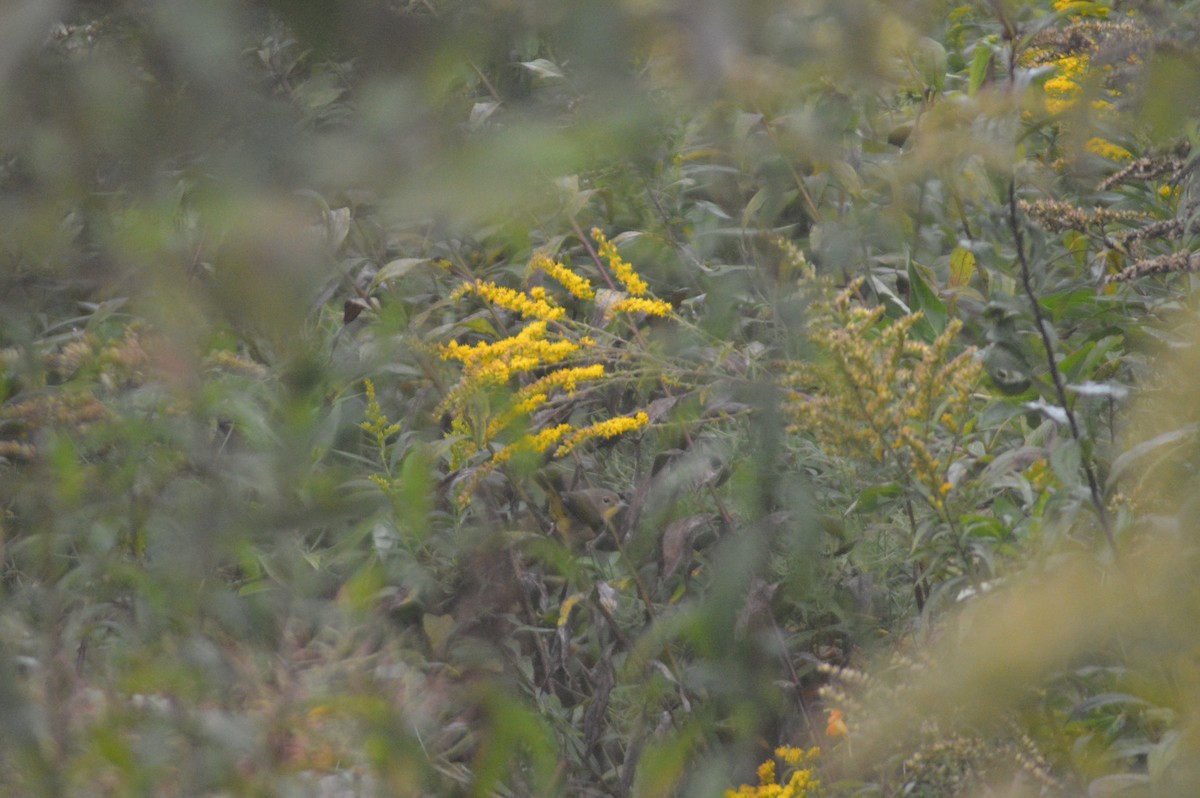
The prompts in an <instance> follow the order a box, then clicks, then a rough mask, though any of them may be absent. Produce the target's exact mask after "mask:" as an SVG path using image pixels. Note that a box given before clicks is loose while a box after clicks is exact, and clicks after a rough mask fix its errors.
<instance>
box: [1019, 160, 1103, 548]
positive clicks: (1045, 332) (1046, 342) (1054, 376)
mask: <svg viewBox="0 0 1200 798" xmlns="http://www.w3.org/2000/svg"><path fill="white" fill-rule="evenodd" d="M1008 225H1009V228H1010V229H1011V230H1012V234H1013V241H1014V243H1015V244H1016V248H1017V263H1018V264H1019V265H1020V267H1021V285H1022V286H1023V287H1024V289H1025V296H1026V297H1027V298H1028V299H1029V305H1030V307H1031V308H1033V321H1034V324H1035V325H1037V330H1038V335H1039V336H1041V339H1042V348H1043V349H1044V350H1045V351H1046V365H1047V367H1048V368H1049V369H1050V378H1051V380H1053V382H1054V393H1055V395H1056V396H1057V398H1058V405H1059V407H1061V408H1062V409H1063V412H1064V413H1065V414H1066V416H1067V425H1068V426H1069V427H1070V429H1071V437H1072V438H1074V439H1075V441H1076V442H1077V443H1079V444H1080V445H1081V447H1082V444H1083V435H1082V434H1081V433H1080V431H1079V422H1077V421H1076V420H1075V413H1074V412H1073V411H1072V410H1071V406H1070V405H1069V404H1068V403H1067V388H1066V384H1065V383H1064V382H1063V376H1062V372H1061V371H1059V369H1058V361H1056V360H1055V358H1054V343H1053V341H1051V339H1050V329H1049V326H1048V325H1047V324H1046V317H1045V315H1044V314H1043V313H1042V306H1041V304H1040V303H1039V302H1038V298H1037V294H1036V293H1035V292H1034V290H1033V277H1032V273H1031V270H1030V268H1029V259H1028V257H1026V255H1025V234H1024V232H1023V231H1022V230H1021V222H1020V220H1019V218H1018V217H1017V186H1016V181H1015V180H1013V181H1010V182H1009V184H1008ZM1082 459H1083V471H1084V473H1085V474H1086V475H1087V481H1088V490H1089V491H1090V493H1091V497H1092V505H1093V506H1094V507H1095V508H1096V515H1097V516H1098V517H1099V518H1100V528H1101V529H1102V530H1104V537H1105V539H1106V540H1108V545H1109V547H1110V548H1111V549H1112V551H1113V554H1114V556H1115V555H1116V552H1117V543H1116V540H1115V539H1114V537H1113V531H1112V523H1111V521H1110V520H1109V518H1108V510H1107V509H1106V508H1105V506H1104V499H1103V497H1102V496H1101V495H1100V482H1099V480H1098V479H1097V478H1096V469H1095V467H1094V466H1093V465H1092V461H1091V458H1090V457H1084V458H1082Z"/></svg>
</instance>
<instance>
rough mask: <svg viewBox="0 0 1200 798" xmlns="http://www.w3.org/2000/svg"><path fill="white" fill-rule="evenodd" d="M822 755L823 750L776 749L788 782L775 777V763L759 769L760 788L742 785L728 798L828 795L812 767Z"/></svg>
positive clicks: (809, 797) (767, 763)
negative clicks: (805, 765)
mask: <svg viewBox="0 0 1200 798" xmlns="http://www.w3.org/2000/svg"><path fill="white" fill-rule="evenodd" d="M820 755H821V749H819V748H810V749H808V750H807V751H805V750H804V749H803V748H794V747H792V746H785V747H782V748H776V749H775V759H778V760H779V762H781V763H782V764H783V766H784V768H786V770H785V773H786V775H787V779H786V781H782V782H780V781H778V780H777V779H776V775H775V764H776V763H775V759H768V760H767V761H765V762H763V763H762V764H761V765H759V766H758V786H751V785H749V784H743V785H742V786H741V787H738V788H737V789H736V790H726V791H725V798H816V796H821V795H824V794H825V791H824V789H822V787H821V782H820V780H819V779H818V778H817V775H816V773H815V771H813V769H812V767H811V764H812V763H813V761H814V760H816V759H817V757H819V756H820ZM803 764H809V765H810V766H809V767H803V768H802V767H800V766H801V765H803Z"/></svg>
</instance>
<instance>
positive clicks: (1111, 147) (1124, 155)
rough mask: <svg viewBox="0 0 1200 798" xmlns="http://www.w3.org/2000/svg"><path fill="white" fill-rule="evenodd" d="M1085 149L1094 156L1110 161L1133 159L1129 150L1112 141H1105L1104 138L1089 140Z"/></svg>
mask: <svg viewBox="0 0 1200 798" xmlns="http://www.w3.org/2000/svg"><path fill="white" fill-rule="evenodd" d="M1083 148H1084V149H1085V150H1087V151H1088V152H1090V153H1092V154H1093V155H1099V156H1100V157H1101V158H1107V159H1108V160H1110V161H1128V160H1129V159H1130V158H1132V157H1133V154H1132V153H1130V152H1129V150H1127V149H1125V148H1124V147H1121V146H1118V145H1116V144H1113V143H1112V142H1111V141H1105V140H1104V139H1102V138H1091V139H1088V141H1087V143H1086V144H1084V145H1083Z"/></svg>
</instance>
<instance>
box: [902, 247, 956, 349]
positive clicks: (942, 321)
mask: <svg viewBox="0 0 1200 798" xmlns="http://www.w3.org/2000/svg"><path fill="white" fill-rule="evenodd" d="M924 271H926V270H925V268H924V267H923V266H920V265H919V264H918V263H917V262H916V261H913V260H910V261H909V262H908V282H909V286H910V287H911V291H912V294H911V296H912V304H913V310H920V311H922V312H923V313H924V314H925V320H926V321H927V322H929V326H930V327H931V328H932V329H933V333H934V334H935V335H936V334H939V333H941V332H942V330H944V329H946V319H947V315H946V303H945V302H943V301H942V300H941V299H940V298H938V295H937V293H936V292H935V291H934V290H933V288H931V287H930V284H929V282H927V281H926V279H925V277H924V276H923V275H922V272H924Z"/></svg>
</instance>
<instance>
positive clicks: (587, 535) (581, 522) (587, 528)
mask: <svg viewBox="0 0 1200 798" xmlns="http://www.w3.org/2000/svg"><path fill="white" fill-rule="evenodd" d="M546 496H547V501H548V504H549V510H550V516H551V518H553V519H554V528H555V529H556V530H557V532H558V534H559V535H561V536H562V538H563V540H565V541H566V542H567V543H569V544H570V545H571V546H581V545H584V544H586V543H588V542H590V541H592V540H593V539H595V538H596V537H597V536H598V535H599V534H600V533H601V532H602V531H603V530H604V528H605V527H606V526H607V525H608V524H609V522H611V521H612V519H613V518H615V517H616V515H617V513H619V512H621V511H622V510H624V509H625V502H623V501H621V497H620V496H618V495H617V494H616V493H614V492H613V491H611V490H608V489H607V488H584V489H582V490H569V491H565V492H563V493H559V492H557V491H555V490H548V491H547V492H546Z"/></svg>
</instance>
